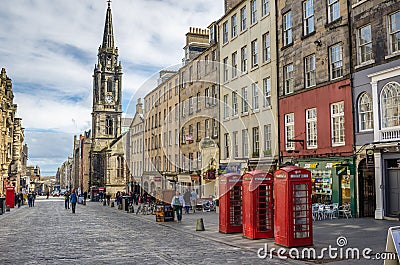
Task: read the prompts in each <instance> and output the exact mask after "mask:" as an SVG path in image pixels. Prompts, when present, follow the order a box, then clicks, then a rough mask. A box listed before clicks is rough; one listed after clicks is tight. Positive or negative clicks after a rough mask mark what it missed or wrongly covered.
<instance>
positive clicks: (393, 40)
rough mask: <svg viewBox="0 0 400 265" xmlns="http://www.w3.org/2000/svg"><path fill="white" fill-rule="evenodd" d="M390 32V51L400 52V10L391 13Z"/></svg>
mask: <svg viewBox="0 0 400 265" xmlns="http://www.w3.org/2000/svg"><path fill="white" fill-rule="evenodd" d="M388 32H389V50H390V53H391V54H393V53H397V52H400V11H397V12H396V13H393V14H391V15H389V30H388Z"/></svg>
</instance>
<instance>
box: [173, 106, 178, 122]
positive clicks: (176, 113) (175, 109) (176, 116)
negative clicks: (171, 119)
mask: <svg viewBox="0 0 400 265" xmlns="http://www.w3.org/2000/svg"><path fill="white" fill-rule="evenodd" d="M174 112H175V120H178V118H179V108H178V103H176V104H175V108H174Z"/></svg>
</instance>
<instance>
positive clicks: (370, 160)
mask: <svg viewBox="0 0 400 265" xmlns="http://www.w3.org/2000/svg"><path fill="white" fill-rule="evenodd" d="M366 153H367V167H374V165H375V160H374V149H367V150H366Z"/></svg>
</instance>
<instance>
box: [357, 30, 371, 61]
mask: <svg viewBox="0 0 400 265" xmlns="http://www.w3.org/2000/svg"><path fill="white" fill-rule="evenodd" d="M357 37H358V38H357V52H358V63H359V64H362V63H365V62H368V61H370V60H372V33H371V25H366V26H364V27H361V28H359V29H358V31H357Z"/></svg>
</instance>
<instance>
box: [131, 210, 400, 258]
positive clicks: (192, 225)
mask: <svg viewBox="0 0 400 265" xmlns="http://www.w3.org/2000/svg"><path fill="white" fill-rule="evenodd" d="M134 215H136V214H134ZM136 216H141V217H142V218H143V219H145V220H147V221H149V222H156V218H155V215H141V214H139V215H136ZM200 218H202V219H203V224H204V228H205V231H196V225H197V220H198V219H200ZM157 224H159V225H161V226H166V227H170V228H173V229H176V230H180V231H184V232H187V233H190V234H193V235H195V236H198V237H203V238H206V239H209V240H213V241H216V242H220V243H224V244H226V245H230V246H234V247H239V248H241V249H246V250H248V251H252V252H255V253H257V252H258V251H259V249H260V248H265V246H266V244H267V246H268V249H271V248H275V249H279V248H282V246H279V245H276V244H275V243H274V239H257V240H252V239H248V238H244V237H243V236H242V234H241V233H236V234H224V233H220V232H219V226H218V213H216V212H196V213H194V214H193V213H189V214H183V218H182V222H181V223H177V222H163V223H161V222H158V223H157ZM393 226H400V222H399V221H389V220H375V219H373V218H349V219H346V218H340V219H332V220H330V219H329V220H320V221H314V223H313V241H314V245H313V246H312V247H313V248H314V249H315V250H316V253H317V256H319V255H320V253H321V251H322V249H323V248H329V246H331V248H337V250H335V249H332V252H331V253H332V254H331V255H330V254H329V253H328V251H327V250H325V252H324V253H323V254H324V255H323V256H324V257H323V259H317V260H309V259H306V260H303V261H307V263H308V262H312V263H329V265H335V264H383V261H382V260H379V258H380V256H379V255H380V254H378V256H376V254H377V253H384V252H385V249H386V239H387V233H388V229H389V227H393ZM352 248H357V249H358V250H359V258H358V259H357V258H352V257H357V256H356V255H355V254H354V255H352V254H351V252H348V253H349V254H346V251H350V250H351V249H352ZM367 248H369V249H371V251H368V249H367ZM285 249H286V254H287V253H288V252H289V250H290V249H288V248H285ZM303 249H304V248H298V250H300V251H301V250H303ZM363 250H365V251H367V252H366V254H368V255H366V256H369V257H370V259H369V260H367V259H366V258H364V257H363V255H362V251H363ZM291 251H294V252H292V253H294V254H296V252H295V250H291ZM261 253H262V252H261ZM340 253H342V254H340ZM335 254H336V256H337V257H336V258H334V257H335ZM340 255H342V256H340ZM346 256H347V257H349V258H350V259H346ZM340 257H342V258H340ZM276 258H278V257H276Z"/></svg>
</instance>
